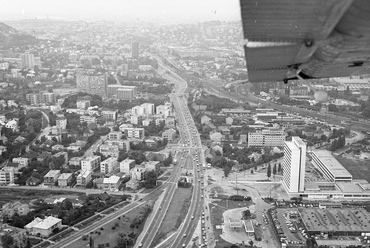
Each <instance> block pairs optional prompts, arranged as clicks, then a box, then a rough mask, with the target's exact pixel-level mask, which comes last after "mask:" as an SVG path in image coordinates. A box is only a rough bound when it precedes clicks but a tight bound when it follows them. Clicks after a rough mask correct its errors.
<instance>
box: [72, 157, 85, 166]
mask: <svg viewBox="0 0 370 248" xmlns="http://www.w3.org/2000/svg"><path fill="white" fill-rule="evenodd" d="M83 159H84V157H73V158H70V159H69V162H68V163H69V165H73V166H81V161H82V160H83Z"/></svg>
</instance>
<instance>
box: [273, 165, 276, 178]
mask: <svg viewBox="0 0 370 248" xmlns="http://www.w3.org/2000/svg"><path fill="white" fill-rule="evenodd" d="M276 172H277V170H276V164H274V167H273V169H272V174H273V175H274V178H275V175H276Z"/></svg>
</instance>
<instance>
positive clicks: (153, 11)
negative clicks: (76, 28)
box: [0, 0, 240, 22]
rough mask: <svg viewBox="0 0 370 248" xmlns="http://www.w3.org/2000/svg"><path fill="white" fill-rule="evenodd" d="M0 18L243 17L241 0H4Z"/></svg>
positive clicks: (201, 18) (135, 18)
mask: <svg viewBox="0 0 370 248" xmlns="http://www.w3.org/2000/svg"><path fill="white" fill-rule="evenodd" d="M0 6H1V8H0V20H16V19H28V18H46V16H49V18H59V19H66V20H87V21H92V20H114V21H121V20H122V21H125V20H138V21H151V22H161V21H164V20H169V21H171V22H183V21H208V20H225V21H229V20H240V10H239V0H2V1H1V4H0Z"/></svg>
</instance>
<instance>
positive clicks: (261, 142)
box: [248, 129, 286, 147]
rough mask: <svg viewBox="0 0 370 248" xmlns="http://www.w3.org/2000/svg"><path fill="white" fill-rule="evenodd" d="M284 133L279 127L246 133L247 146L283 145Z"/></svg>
mask: <svg viewBox="0 0 370 248" xmlns="http://www.w3.org/2000/svg"><path fill="white" fill-rule="evenodd" d="M285 137H286V135H285V133H284V131H283V130H280V129H264V130H261V131H257V132H249V133H248V147H251V146H259V147H263V146H268V147H270V146H283V145H284V142H285Z"/></svg>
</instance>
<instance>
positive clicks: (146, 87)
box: [0, 18, 370, 248]
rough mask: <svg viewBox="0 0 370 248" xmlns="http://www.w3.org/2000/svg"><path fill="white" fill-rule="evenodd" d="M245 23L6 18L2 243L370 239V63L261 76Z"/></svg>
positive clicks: (1, 36) (363, 242)
mask: <svg viewBox="0 0 370 248" xmlns="http://www.w3.org/2000/svg"><path fill="white" fill-rule="evenodd" d="M242 33H243V30H242V26H241V25H240V23H239V22H231V21H230V22H226V21H209V22H199V23H195V24H190V23H189V24H173V25H167V24H166V25H165V24H163V25H157V24H154V23H144V24H135V25H134V24H122V23H117V22H113V21H95V22H87V21H63V20H57V19H51V18H50V19H49V18H46V19H45V18H42V19H40V18H35V19H24V20H10V21H5V22H4V23H0V155H1V156H0V217H1V218H0V247H4V248H16V247H17V248H24V247H27V248H31V247H35V248H42V247H59V248H62V247H65V248H66V247H71V248H78V247H98V248H102V247H115V248H126V247H135V248H136V247H144V248H151V247H159V248H162V247H163V248H166V247H174V248H180V247H189V248H190V247H220V248H225V247H227V248H237V247H264V248H269V247H307V248H311V247H370V243H369V242H370V241H369V239H368V238H369V235H370V227H368V222H369V221H370V214H369V211H370V171H369V165H370V162H369V161H370V74H369V75H366V74H364V75H360V76H351V77H340V78H339V77H336V78H330V79H309V80H304V81H303V80H292V81H290V82H289V84H284V83H283V82H261V83H250V82H249V81H248V71H247V69H246V64H247V62H246V60H245V53H244V50H243V34H242Z"/></svg>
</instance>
